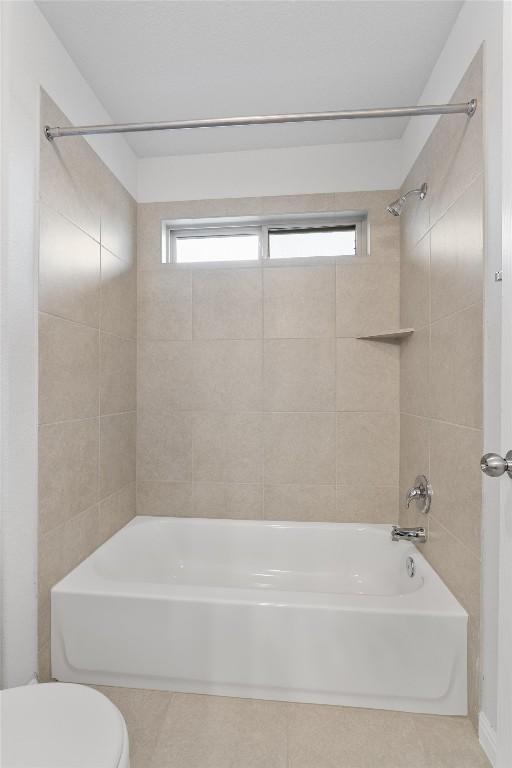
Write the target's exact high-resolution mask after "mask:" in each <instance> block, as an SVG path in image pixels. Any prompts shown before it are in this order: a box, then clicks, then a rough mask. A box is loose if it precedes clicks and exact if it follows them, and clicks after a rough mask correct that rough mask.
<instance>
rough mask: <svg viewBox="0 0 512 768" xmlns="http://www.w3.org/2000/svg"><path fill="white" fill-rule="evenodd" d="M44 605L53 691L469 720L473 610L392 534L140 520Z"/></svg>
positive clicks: (369, 528)
mask: <svg viewBox="0 0 512 768" xmlns="http://www.w3.org/2000/svg"><path fill="white" fill-rule="evenodd" d="M408 558H412V568H411V561H410V560H409V572H408V569H407V564H408V563H407V561H408ZM412 570H414V574H413V575H412V576H411V575H409V574H410V573H411V572H412ZM51 605H52V630H51V631H52V673H53V676H54V677H55V678H56V679H57V680H62V681H67V682H77V683H96V684H101V685H113V686H129V687H135V688H153V689H161V690H170V691H181V692H193V693H210V694H217V695H224V696H239V697H250V698H259V699H275V700H281V701H296V702H311V703H320V704H342V705H349V706H355V707H375V708H380V709H395V710H402V711H410V712H425V713H436V714H452V715H464V714H466V711H467V709H466V707H467V704H466V702H467V694H466V687H467V681H466V633H467V614H466V612H465V611H464V609H463V608H462V607H461V606H460V605H459V603H458V602H457V601H456V599H455V598H454V597H453V595H452V594H451V593H450V591H449V590H448V589H447V587H446V586H445V585H444V583H443V582H442V581H441V579H440V578H439V577H438V576H437V574H436V573H435V571H434V570H433V569H432V568H431V567H430V566H429V564H428V563H427V561H426V560H425V559H424V558H423V557H422V555H421V554H420V553H419V551H418V550H417V549H416V548H415V547H414V546H413V545H412V544H410V543H406V542H392V541H391V538H390V527H389V526H385V525H384V526H383V525H356V524H327V523H289V522H286V523H285V522H283V523H277V522H266V521H265V522H263V521H254V522H253V521H233V520H198V519H182V518H181V519H180V518H173V517H136V518H134V519H133V520H132V521H131V522H130V523H128V525H126V526H125V527H124V528H122V529H121V530H120V531H119V532H118V533H116V534H115V535H114V536H112V538H111V539H109V540H108V541H107V542H105V544H103V545H102V546H101V547H99V549H97V550H96V552H94V553H93V554H92V555H91V556H90V557H89V558H88V559H87V560H85V561H84V562H83V563H81V564H80V565H79V566H78V567H77V568H75V569H74V570H73V571H72V572H71V573H70V574H68V575H67V576H66V577H65V578H64V579H62V581H60V582H59V583H58V584H56V585H55V586H54V587H53V589H52V595H51Z"/></svg>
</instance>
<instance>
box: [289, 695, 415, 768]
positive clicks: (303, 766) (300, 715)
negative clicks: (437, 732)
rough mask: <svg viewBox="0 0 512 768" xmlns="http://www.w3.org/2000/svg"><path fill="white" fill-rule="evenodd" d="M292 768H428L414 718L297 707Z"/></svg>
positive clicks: (291, 733) (293, 714)
mask: <svg viewBox="0 0 512 768" xmlns="http://www.w3.org/2000/svg"><path fill="white" fill-rule="evenodd" d="M288 749H289V755H288V765H289V768H402V766H403V768H427V763H425V761H424V756H423V750H422V748H421V741H420V737H419V735H418V733H417V732H416V730H415V726H414V721H413V718H412V716H411V715H409V714H407V713H401V712H383V711H380V710H368V709H351V708H348V707H347V708H342V707H328V706H323V707H321V706H313V705H303V704H299V705H296V706H295V707H294V708H293V710H292V712H291V713H290V716H289V732H288Z"/></svg>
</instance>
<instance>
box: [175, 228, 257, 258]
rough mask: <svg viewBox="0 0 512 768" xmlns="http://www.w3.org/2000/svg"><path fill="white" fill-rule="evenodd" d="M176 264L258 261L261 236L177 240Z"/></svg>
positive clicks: (221, 236) (212, 236)
mask: <svg viewBox="0 0 512 768" xmlns="http://www.w3.org/2000/svg"><path fill="white" fill-rule="evenodd" d="M175 248H176V263H177V264H195V263H199V262H203V263H208V262H212V261H257V260H258V258H259V250H260V238H259V235H257V234H254V235H252V234H251V235H249V234H230V235H209V236H201V237H179V236H178V237H177V238H176V245H175Z"/></svg>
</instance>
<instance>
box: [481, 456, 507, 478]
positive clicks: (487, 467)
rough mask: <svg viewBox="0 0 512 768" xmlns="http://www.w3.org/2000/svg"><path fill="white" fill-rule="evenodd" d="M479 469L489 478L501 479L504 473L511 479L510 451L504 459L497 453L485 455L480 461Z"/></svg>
mask: <svg viewBox="0 0 512 768" xmlns="http://www.w3.org/2000/svg"><path fill="white" fill-rule="evenodd" d="M480 469H481V470H482V472H483V473H484V475H488V476H489V477H501V476H502V475H504V474H505V472H506V473H507V474H508V476H509V477H510V478H512V451H509V452H508V453H507V455H506V456H505V458H503V457H502V456H500V455H499V454H497V453H486V454H485V455H484V456H482V458H481V459H480Z"/></svg>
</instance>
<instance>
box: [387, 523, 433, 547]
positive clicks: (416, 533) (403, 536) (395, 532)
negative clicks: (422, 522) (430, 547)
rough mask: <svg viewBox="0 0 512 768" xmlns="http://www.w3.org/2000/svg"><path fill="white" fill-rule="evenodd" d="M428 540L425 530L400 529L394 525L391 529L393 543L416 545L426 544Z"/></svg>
mask: <svg viewBox="0 0 512 768" xmlns="http://www.w3.org/2000/svg"><path fill="white" fill-rule="evenodd" d="M426 540H427V532H426V530H425V528H400V527H399V526H398V525H393V526H392V528H391V541H412V542H413V543H414V544H424V543H425V542H426Z"/></svg>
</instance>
